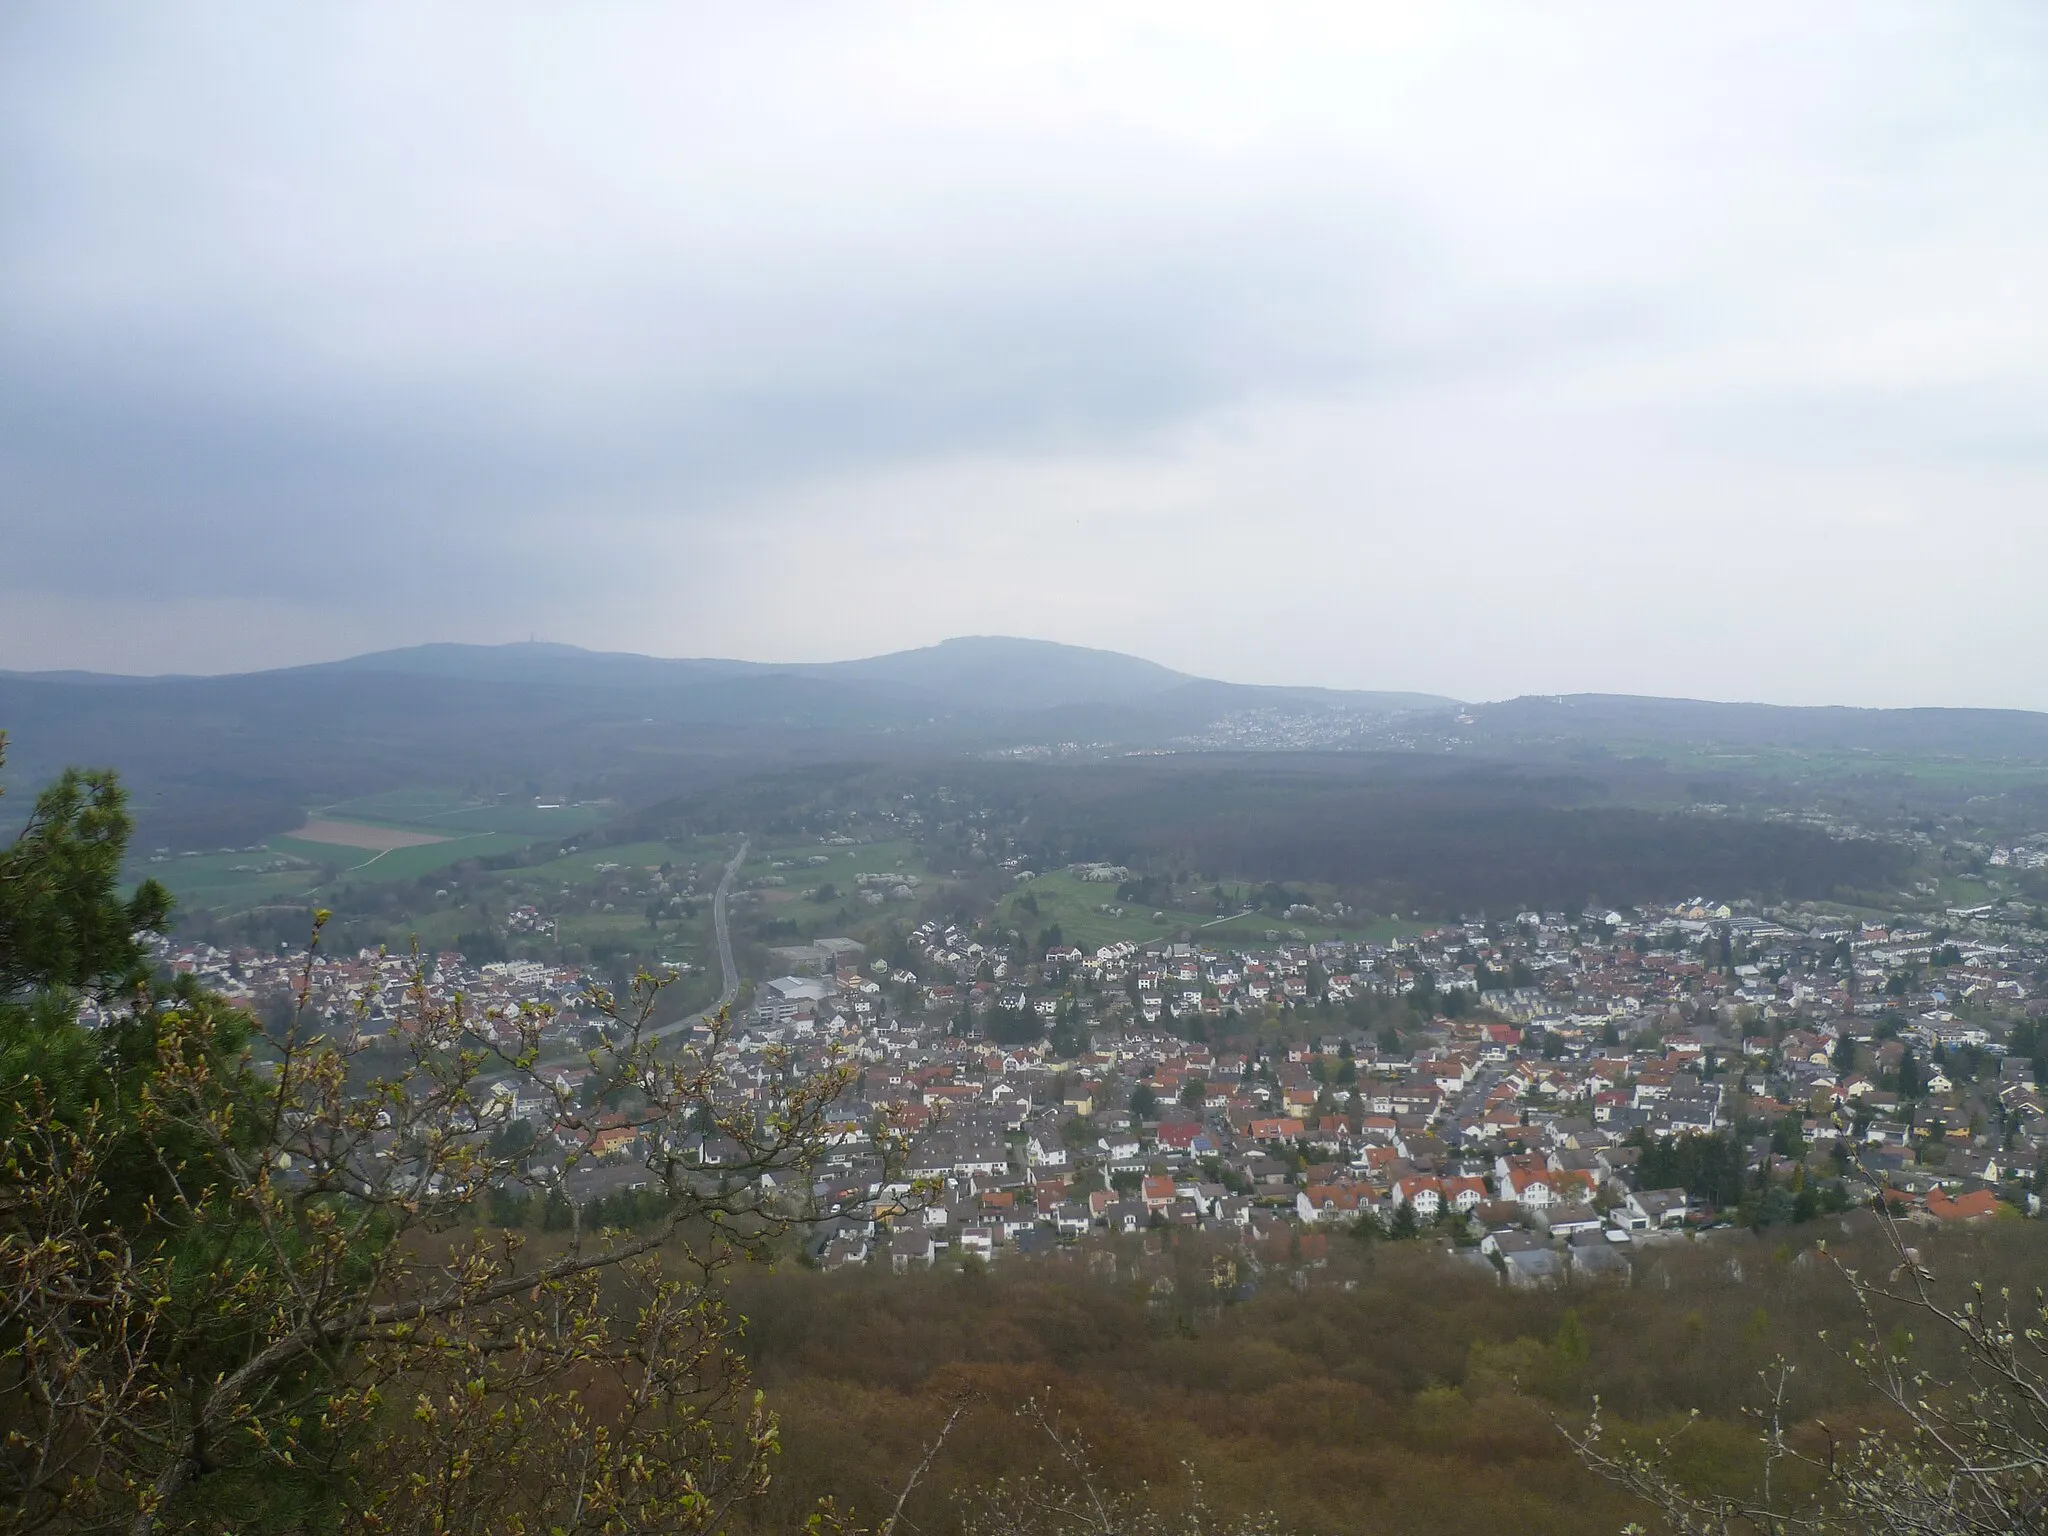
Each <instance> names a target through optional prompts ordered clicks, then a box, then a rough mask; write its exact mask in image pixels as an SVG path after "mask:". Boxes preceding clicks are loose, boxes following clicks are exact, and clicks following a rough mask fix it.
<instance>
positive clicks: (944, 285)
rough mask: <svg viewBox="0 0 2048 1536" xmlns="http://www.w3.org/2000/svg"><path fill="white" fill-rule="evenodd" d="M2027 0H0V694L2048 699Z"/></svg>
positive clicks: (2038, 72) (2043, 363) (2044, 343)
mask: <svg viewBox="0 0 2048 1536" xmlns="http://www.w3.org/2000/svg"><path fill="white" fill-rule="evenodd" d="M2043 274H2048V8H2044V7H2042V6H2041V5H2039V4H2038V3H2037V0H2019V3H2013V4H1997V3H1989V0H1987V3H1981V4H1966V5H1934V4H1928V3H1924V0H1922V3H1915V4H1890V3H1885V0H1849V3H1840V4H1830V3H1823V0H1812V3H1802V4H1800V5H1796V6H1786V5H1783V4H1781V3H1775V0H1774V3H1759V4H1739V3H1738V4H1722V5H1715V6H1711V7H1708V6H1691V7H1670V6H1642V5H1640V4H1612V5H1609V4H1578V3H1569V0H1567V3H1561V4H1557V5H1546V6H1542V7H1535V6H1524V5H1513V4H1507V3H1500V4H1494V5H1461V4H1456V3H1431V4H1428V5H1420V4H1404V5H1390V6H1381V5H1376V4H1372V3H1367V0H1347V3H1346V4H1343V5H1338V6H1318V7H1294V6H1290V5H1286V4H1277V3H1269V0H1262V3H1261V4H1259V5H1256V6H1246V5H1241V4H1237V5H1218V6H1213V7H1210V6H1203V5H1200V4H1178V3H1176V4H1161V5H1156V6H1147V5H1132V6H1119V5H1104V4H1099V3H1091V4H1081V5H1072V6H1068V5H1062V4H1057V3H1045V4H1034V5H1031V6H985V7H984V6H974V5H931V6H915V5H900V6H888V7H880V6H875V7H870V6H858V5H840V4H833V5H816V6H804V5H796V4H792V5H785V6H724V7H715V8H704V9H693V8H689V7H684V6H678V5H650V6H636V5H623V4H595V5H589V6H576V7H564V6H559V5H553V4H545V5H541V4H537V5H531V6H522V5H518V4H508V3H492V4H489V5H478V6H464V5H460V4H446V5H434V6H413V5H395V4H394V5H378V4H354V3H351V4H345V5H342V4H338V5H321V4H313V3H302V4H294V5H292V6H288V7H276V6H268V5H265V6H258V5H254V4H249V5H237V4H204V3H199V4H193V5H181V6H176V7H141V8H137V7H132V6H124V5H104V6H102V5H96V4H92V3H85V0H56V3H49V4H38V3H33V0H25V3H16V4H10V5H8V6H6V7H5V8H4V9H0V669H9V668H11V669H17V670H34V669H44V668H62V667H83V668H92V669H97V670H104V671H120V672H140V673H156V672H166V671H193V672H219V671H239V670H249V669H254V668H259V667H265V666H272V665H282V664H290V663H296V662H302V661H311V660H319V659H324V658H329V657H336V656H342V655H348V654H352V653H357V652H361V651H365V650H373V649H380V648H384V647H387V646H397V645H406V644H413V643H418V642H423V641H433V640H464V641H476V642H489V643H495V642H501V641H508V640H520V639H526V638H527V637H529V636H530V635H532V636H538V637H540V638H543V639H549V640H555V641H562V642H569V643H573V644H580V645H586V646H591V647H594V648H601V649H615V650H632V651H642V652H648V653H652V654H658V655H724V656H741V657H749V658H754V659H761V660H827V659H835V658H841V657H850V656H859V655H869V654H875V653H878V652H883V651H889V650H895V649H901V648H905V647H909V646H915V645H923V644H929V643H932V642H934V641H937V640H939V639H942V638H944V637H946V636H949V635H956V634H1019V635H1030V636H1037V637H1042V638H1047V639H1055V640H1064V641H1069V642H1073V643H1076V644H1084V645H1094V646H1103V647H1108V648H1112V649H1117V650H1124V651H1130V652H1133V653H1136V654H1139V655H1143V656H1147V657H1150V658H1152V659H1154V660H1157V661H1160V662H1164V663H1166V664H1168V665H1170V666H1174V667H1178V668H1181V669H1183V670H1186V671H1190V672H1195V673H1200V674H1204V675H1209V676H1218V677H1225V678H1230V679H1232V680H1236V681H1243V682H1266V683H1303V684H1311V683H1312V684H1321V685H1326V686H1334V687H1360V688H1398V689H1418V690H1427V691H1431V692H1437V693H1445V694H1451V695H1455V696H1457V697H1461V698H1466V699H1492V698H1504V697H1510V696H1514V695H1517V694H1523V693H1559V692H1578V691H1601V692H1630V693H1653V694H1682V695H1689V696H1698V697H1712V698H1740V699H1762V700H1769V701H1775V702H1787V703H1849V704H1863V705H1898V704H1954V705H1963V704H1968V705H1997V706H2012V707H2024V708H2034V709H2048V666H2043V665H2042V657H2043V655H2044V654H2048V601H2044V597H2048V592H2044V585H2048V282H2044V278H2043Z"/></svg>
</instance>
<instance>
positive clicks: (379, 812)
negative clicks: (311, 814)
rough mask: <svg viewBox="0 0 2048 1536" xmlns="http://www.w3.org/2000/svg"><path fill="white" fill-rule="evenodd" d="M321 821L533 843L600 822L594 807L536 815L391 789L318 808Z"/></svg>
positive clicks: (527, 808)
mask: <svg viewBox="0 0 2048 1536" xmlns="http://www.w3.org/2000/svg"><path fill="white" fill-rule="evenodd" d="M320 814H321V815H323V816H334V817H339V818H341V819H343V820H347V821H367V822H373V823H376V824H377V825H380V826H393V827H414V828H417V829H418V830H420V831H422V832H444V833H445V832H516V833H523V834H528V835H531V836H535V837H547V836H550V835H553V834H560V835H561V836H563V837H572V836H574V835H575V834H577V833H579V832H587V831H589V830H590V829H591V828H592V827H594V826H597V825H598V824H599V823H600V822H602V821H603V820H604V813H603V812H602V811H600V810H599V809H598V808H597V807H596V806H594V805H564V806H560V807H557V808H556V809H553V810H542V809H540V808H539V807H537V806H535V805H533V804H531V803H530V802H527V801H519V802H516V803H513V804H505V805H500V804H498V803H496V802H494V801H476V800H465V799H463V798H462V797H461V796H460V795H455V794H449V793H447V792H445V791H442V790H433V789H395V790H392V791H391V792H389V793H388V794H382V795H365V796H363V797H362V798H361V799H359V800H344V801H342V802H341V803H339V804H338V805H328V806H322V807H321V809H320Z"/></svg>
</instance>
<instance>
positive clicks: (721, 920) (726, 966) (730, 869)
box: [648, 837, 751, 1040]
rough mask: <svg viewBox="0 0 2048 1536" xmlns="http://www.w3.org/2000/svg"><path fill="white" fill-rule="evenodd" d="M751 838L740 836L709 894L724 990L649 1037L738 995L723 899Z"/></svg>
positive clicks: (697, 1020)
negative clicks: (738, 847)
mask: <svg viewBox="0 0 2048 1536" xmlns="http://www.w3.org/2000/svg"><path fill="white" fill-rule="evenodd" d="M750 841H751V840H750V839H748V838H744V837H743V838H741V839H740V851H739V852H738V853H736V854H734V855H733V856H732V862H731V863H730V864H728V865H726V866H725V873H724V874H722V875H720V876H719V877H718V889H717V890H716V891H715V892H713V893H712V897H711V930H712V934H713V936H714V937H715V938H716V939H717V941H718V975H719V980H720V982H721V983H722V984H723V985H724V988H725V990H724V991H722V992H720V993H719V994H718V1001H717V1002H715V1003H713V1004H712V1005H711V1006H710V1007H709V1008H705V1009H703V1010H701V1011H700V1012H697V1013H693V1014H691V1015H690V1016H689V1017H688V1018H687V1019H677V1020H676V1021H675V1023H673V1024H664V1025H662V1026H661V1027H660V1028H659V1029H655V1030H650V1031H649V1032H648V1033H649V1036H650V1038H653V1039H657V1040H658V1039H660V1038H661V1037H662V1036H663V1035H673V1034H678V1033H680V1032H681V1031H683V1030H686V1029H688V1028H690V1027H691V1026H692V1025H694V1024H702V1023H703V1022H705V1021H706V1020H707V1019H709V1018H711V1016H712V1015H713V1014H715V1013H717V1012H718V1010H719V1009H721V1008H726V1007H730V1006H731V1004H732V1000H733V999H734V998H736V997H738V996H739V995H740V968H739V962H737V961H736V960H734V959H733V956H732V927H731V925H730V924H729V923H728V922H727V921H726V915H725V898H726V897H727V895H729V894H730V893H731V891H732V882H733V877H734V876H736V875H738V874H739V872H740V866H741V865H742V864H744V863H746V862H747V847H748V844H749V842H750Z"/></svg>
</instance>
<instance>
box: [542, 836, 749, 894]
mask: <svg viewBox="0 0 2048 1536" xmlns="http://www.w3.org/2000/svg"><path fill="white" fill-rule="evenodd" d="M731 857H732V848H731V847H730V846H725V847H721V846H720V845H719V844H717V843H715V842H708V841H697V842H676V843H615V844H611V845H609V846H599V847H592V848H579V849H578V850H577V851H576V852H574V853H566V854H563V855H562V856H561V857H560V858H557V859H549V860H548V861H547V862H546V863H545V864H535V865H532V866H530V867H528V868H526V869H521V870H514V871H511V872H510V873H509V874H508V876H507V878H508V879H510V880H511V881H512V882H513V883H515V884H518V885H521V886H524V887H527V888H529V889H532V890H536V891H552V890H557V889H559V888H560V887H562V886H565V885H581V884H584V883H586V882H588V881H591V880H594V879H596V878H597V866H598V865H600V864H616V865H618V866H620V868H621V869H625V870H633V871H635V872H643V871H645V870H647V869H649V868H655V869H659V868H660V867H661V866H662V865H663V864H686V865H698V864H706V863H710V862H712V861H713V860H716V861H717V862H719V863H721V864H722V863H724V862H725V861H726V860H727V859H729V858H731ZM704 894H709V893H708V891H707V892H705V893H704Z"/></svg>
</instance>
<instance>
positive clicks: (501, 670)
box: [0, 635, 1458, 713]
mask: <svg viewBox="0 0 2048 1536" xmlns="http://www.w3.org/2000/svg"><path fill="white" fill-rule="evenodd" d="M335 673H386V674H391V675H399V676H406V677H430V678H443V679H448V680H451V681H463V682H474V683H511V684H519V685H527V686H537V687H551V688H554V687H560V688H600V689H678V688H683V689H688V688H695V687H698V686H701V685H703V684H707V683H723V682H731V681H736V680H755V681H766V680H768V679H774V678H801V679H809V680H814V681H819V682H828V683H830V682H839V683H857V684H863V685H867V686H869V687H872V688H875V689H877V690H879V691H880V692H882V693H885V694H887V695H888V696H890V697H892V698H895V699H898V700H908V699H912V698H916V699H920V700H923V701H924V702H927V703H934V704H940V705H943V706H945V707H947V708H951V709H964V710H970V711H975V712H997V713H1002V712H1012V711H1025V710H1042V709H1059V708H1067V707H1071V706H1075V705H1093V704H1114V705H1128V704H1140V703H1144V702H1147V701H1159V700H1162V699H1167V698H1170V697H1171V696H1173V695H1174V694H1175V692H1176V690H1182V689H1188V688H1195V689H1198V690H1209V691H1212V692H1214V691H1216V690H1224V691H1226V692H1224V693H1218V694H1217V695H1216V696H1217V697H1219V698H1222V697H1230V698H1233V699H1235V698H1237V696H1239V695H1242V696H1243V697H1244V698H1245V699H1247V700H1248V699H1249V697H1250V696H1251V695H1253V694H1258V695H1261V696H1267V697H1269V699H1270V701H1271V702H1276V703H1277V702H1289V703H1294V704H1297V705H1300V706H1302V707H1309V708H1314V707H1322V708H1352V709H1369V710H1371V709H1376V710H1430V709H1448V708H1454V707H1456V705H1457V702H1458V701H1457V700H1455V699H1448V698H1444V697H1442V696H1441V695H1437V694H1425V693H1403V692H1374V691H1362V690H1353V689H1325V688H1286V687H1281V688H1270V687H1267V686H1265V685H1260V684H1243V683H1223V682H1217V681H1215V680H1213V679H1209V678H1201V677H1195V676H1192V675H1190V674H1189V673H1185V672H1176V671H1174V670H1173V669H1172V668H1171V667H1165V666H1161V665H1160V664H1159V663H1158V662H1154V661H1147V660H1145V659H1143V658H1142V657H1137V656H1129V655H1125V654H1124V653H1122V652H1120V651H1105V650H1096V649H1092V648H1090V647H1087V646H1079V645H1066V644H1062V643H1061V642H1059V641H1054V640H1029V639H1019V638H1016V637H1014V636H1008V635H962V636H956V637H955V638H953V639H950V640H942V641H940V642H939V643H938V644H936V645H928V646H921V647H919V648H917V649H915V650H908V651H893V652H890V653H888V654H886V655H881V656H867V657H861V658H859V659H856V660H852V661H824V662H768V661H738V660H732V659H729V658H724V657H675V658H670V657H661V656H645V655H641V654H638V653H636V652H630V651H591V650H585V649H583V648H582V647H581V646H574V645H563V644H559V643H556V642H553V641H545V640H543V641H524V640H523V641H516V642H513V643H511V644H508V645H465V644H458V643H450V642H439V643H435V644H429V645H415V646H406V647H402V648H400V649H396V650H389V651H372V652H368V653H366V654H364V655H360V656H350V657H345V658H343V659H342V660H339V661H325V662H313V663H309V664H306V665H302V666H296V667H280V668H275V669H273V670H270V671H267V672H243V673H230V674H224V675H223V676H222V677H217V678H193V677H186V676H180V677H126V676H121V675H118V674H108V673H92V672H61V673H51V672H45V673H10V672H0V678H13V679H19V680H23V681H36V682H61V683H71V684H78V685H94V686H106V685H111V684H130V685H137V684H155V683H173V682H176V683H205V682H224V681H226V680H227V678H230V677H232V678H257V677H272V678H300V679H304V678H311V677H318V676H323V675H331V674H335Z"/></svg>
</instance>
